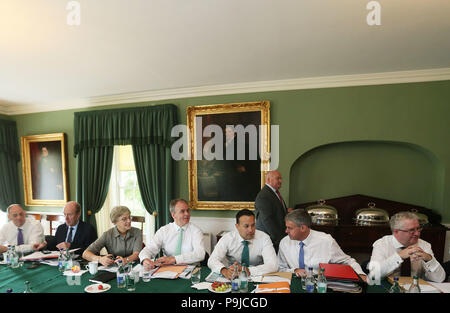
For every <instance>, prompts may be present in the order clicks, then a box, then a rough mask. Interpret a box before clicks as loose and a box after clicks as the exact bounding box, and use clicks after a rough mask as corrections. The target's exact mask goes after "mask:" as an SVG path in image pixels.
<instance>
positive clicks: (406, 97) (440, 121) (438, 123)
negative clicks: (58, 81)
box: [12, 81, 450, 222]
mask: <svg viewBox="0 0 450 313" xmlns="http://www.w3.org/2000/svg"><path fill="white" fill-rule="evenodd" d="M449 99H450V81H442V82H430V83H413V84H396V85H379V86H362V87H343V88H326V89H310V90H294V91H278V92H261V93H250V94H236V95H223V96H208V97H195V98H185V99H175V100H170V99H169V100H165V101H153V102H148V103H134V104H126V105H114V106H103V107H97V108H91V109H88V110H94V109H110V108H124V107H134V106H141V105H147V104H161V103H173V104H175V105H177V106H178V107H179V121H180V123H182V124H186V108H187V106H191V105H206V104H220V103H232V102H249V101H260V100H269V101H270V103H271V124H272V125H280V165H279V170H280V172H281V173H282V175H283V187H282V189H281V192H282V195H283V197H284V198H285V200H286V201H287V202H288V203H289V205H290V206H294V205H295V204H296V203H297V202H296V201H301V200H304V199H305V200H306V199H308V200H310V196H309V195H303V194H299V193H301V188H300V189H299V188H298V185H297V181H296V179H295V177H296V175H297V174H295V173H294V171H295V169H296V167H295V166H294V167H293V165H294V164H295V163H296V161H297V160H298V159H299V158H300V157H301V156H302V155H304V154H305V153H307V152H308V151H310V150H312V149H314V148H316V147H319V146H323V145H326V144H330V143H336V142H354V141H387V142H401V143H405V144H412V145H414V146H418V147H420V149H423V150H424V151H427V153H429V154H430V155H431V156H432V158H433V159H435V162H436V164H438V165H439V166H438V170H437V173H436V175H435V177H436V179H437V180H438V185H439V186H438V187H437V188H436V190H437V191H436V192H435V195H434V197H435V199H434V200H433V201H431V202H430V201H429V199H422V198H420V196H419V198H418V197H417V195H416V193H415V191H416V188H417V186H415V187H414V188H411V191H410V194H411V199H413V200H414V201H412V202H411V201H409V202H410V203H413V204H418V205H421V204H423V203H430V206H428V207H429V208H431V209H433V210H434V211H436V212H437V213H439V214H441V215H442V216H443V222H450V145H449V143H450V131H449V130H450V129H449V128H450V127H449V125H450V103H449V102H450V101H449ZM76 111H86V110H66V111H56V112H48V113H36V114H25V115H16V116H12V119H14V120H15V121H16V122H17V127H18V134H19V136H26V135H34V134H45V133H52V132H64V133H66V134H67V145H68V163H69V164H68V169H69V178H70V195H71V198H72V199H75V186H76V177H75V175H76V159H75V158H74V157H73V115H74V112H76ZM386 162H389V161H388V160H386ZM19 167H20V172H21V164H19ZM176 170H177V177H178V179H177V181H176V187H175V191H176V193H177V196H180V197H183V198H188V179H187V162H186V161H181V162H177V166H176ZM291 177H293V178H292V179H293V184H292V186H290V180H291ZM325 178H326V177H325ZM318 179H319V178H318ZM320 179H323V177H320ZM375 179H376V177H375ZM20 180H21V181H22V178H20ZM380 182H382V180H380ZM405 184H406V185H407V184H408V181H405ZM317 186H320V184H317ZM371 186H372V187H373V192H372V193H371V194H369V195H373V196H376V195H378V194H383V191H382V188H384V187H383V186H381V185H377V184H376V181H375V182H373V184H372V185H371ZM340 187H342V186H340ZM317 188H320V187H317ZM342 190H344V189H342ZM352 190H354V189H352ZM365 190H366V191H367V189H365ZM404 190H405V191H404V192H403V194H402V197H407V194H408V188H407V187H405V188H404ZM311 192H312V193H313V194H314V196H315V195H316V194H318V193H319V192H320V191H318V190H314V191H311ZM329 193H330V195H328V194H322V193H321V194H322V197H323V198H330V197H333V196H335V194H334V193H333V192H331V190H330V191H329ZM355 193H358V192H355ZM331 194H332V195H331ZM366 194H367V192H366ZM427 195H428V193H427V192H424V193H423V197H428V196H427ZM22 196H23V195H22ZM314 196H311V197H314ZM342 196H344V195H342ZM313 200H314V199H313ZM390 200H399V201H403V202H408V201H406V200H404V199H390ZM310 201H311V200H310ZM415 202H418V203H415ZM29 209H31V210H42V209H43V208H39V207H34V208H29ZM50 210H60V209H58V208H52V209H50ZM192 215H193V216H215V217H232V216H234V215H235V212H234V211H196V212H193V213H192Z"/></svg>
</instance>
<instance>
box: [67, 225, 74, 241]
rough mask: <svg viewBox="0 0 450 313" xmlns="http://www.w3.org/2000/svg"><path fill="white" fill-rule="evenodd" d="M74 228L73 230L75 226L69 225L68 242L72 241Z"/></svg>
mask: <svg viewBox="0 0 450 313" xmlns="http://www.w3.org/2000/svg"><path fill="white" fill-rule="evenodd" d="M72 230H73V227H69V236H67V242H68V243H72Z"/></svg>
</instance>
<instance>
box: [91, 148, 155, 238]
mask: <svg viewBox="0 0 450 313" xmlns="http://www.w3.org/2000/svg"><path fill="white" fill-rule="evenodd" d="M117 205H124V206H126V207H128V208H129V209H130V211H131V215H132V216H144V217H145V223H144V231H143V235H144V242H147V240H149V239H151V238H152V237H153V234H154V233H155V218H154V216H153V215H151V214H149V213H148V212H147V210H146V209H145V207H144V204H143V203H142V198H141V193H140V191H139V185H138V181H137V175H136V169H135V166H134V159H133V150H132V147H131V146H115V147H114V160H113V168H112V172H111V182H110V185H109V190H108V195H107V197H106V200H105V204H104V205H103V207H102V209H101V210H100V212H98V213H97V214H96V221H97V231H98V235H99V236H100V235H101V234H102V233H103V232H105V231H107V230H108V229H110V228H111V227H113V226H114V225H113V224H112V223H111V221H110V219H109V214H110V212H111V209H112V208H113V207H115V206H117ZM132 226H133V227H136V228H139V229H140V228H141V224H140V223H132Z"/></svg>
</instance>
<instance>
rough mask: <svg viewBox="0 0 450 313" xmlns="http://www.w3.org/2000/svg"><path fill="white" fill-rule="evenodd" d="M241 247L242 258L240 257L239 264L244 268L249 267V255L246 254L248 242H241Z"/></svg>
mask: <svg viewBox="0 0 450 313" xmlns="http://www.w3.org/2000/svg"><path fill="white" fill-rule="evenodd" d="M242 245H243V246H244V248H243V249H242V256H241V264H242V265H244V264H245V266H250V253H249V252H248V241H247V240H243V241H242Z"/></svg>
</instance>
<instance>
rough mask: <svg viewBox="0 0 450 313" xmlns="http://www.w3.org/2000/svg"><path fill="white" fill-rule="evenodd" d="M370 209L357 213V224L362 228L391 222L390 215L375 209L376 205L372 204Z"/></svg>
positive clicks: (369, 205)
mask: <svg viewBox="0 0 450 313" xmlns="http://www.w3.org/2000/svg"><path fill="white" fill-rule="evenodd" d="M367 206H368V208H363V209H359V210H358V211H356V218H355V220H356V224H357V225H360V226H377V225H385V224H387V223H388V222H389V214H388V213H387V212H386V211H385V210H383V209H379V208H376V207H375V203H373V202H370V203H369V204H368V205H367Z"/></svg>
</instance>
